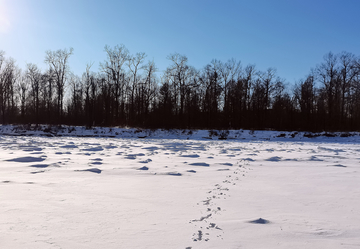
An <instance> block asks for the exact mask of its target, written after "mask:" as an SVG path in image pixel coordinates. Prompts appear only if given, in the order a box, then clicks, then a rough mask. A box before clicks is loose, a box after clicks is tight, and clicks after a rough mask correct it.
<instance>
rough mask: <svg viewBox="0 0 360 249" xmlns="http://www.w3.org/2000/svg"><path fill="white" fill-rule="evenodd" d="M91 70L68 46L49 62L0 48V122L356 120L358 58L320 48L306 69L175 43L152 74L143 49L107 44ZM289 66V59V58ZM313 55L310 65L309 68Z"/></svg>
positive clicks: (321, 124)
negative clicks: (300, 74) (284, 69)
mask: <svg viewBox="0 0 360 249" xmlns="http://www.w3.org/2000/svg"><path fill="white" fill-rule="evenodd" d="M105 53H106V55H107V59H106V60H105V61H104V62H102V63H100V67H99V69H98V72H94V71H93V68H94V67H93V65H92V64H88V65H86V66H84V73H83V74H82V75H81V76H78V75H74V74H73V73H71V68H70V66H69V58H70V57H71V55H72V54H73V49H72V48H70V49H60V50H57V51H46V52H45V58H44V61H45V63H46V65H47V68H48V69H47V70H45V71H42V70H41V69H40V68H39V67H38V66H37V65H36V64H31V63H29V64H27V66H26V68H25V69H20V68H18V67H17V66H16V62H15V60H14V59H12V58H8V57H6V56H5V52H1V51H0V123H1V124H50V125H60V124H64V125H81V126H86V127H92V126H121V127H142V128H169V129H170V128H187V129H274V130H306V131H351V130H352V131H358V130H360V58H359V57H358V56H355V55H354V54H352V53H348V52H342V53H339V54H333V53H331V52H329V53H328V54H326V55H324V58H323V61H322V62H320V63H319V64H318V65H315V67H314V68H313V69H311V70H310V72H309V74H308V75H306V76H304V79H299V81H298V82H296V83H294V84H289V83H287V82H286V81H285V80H284V79H282V78H281V77H280V76H279V75H277V72H276V69H274V68H269V69H267V70H265V71H261V70H258V69H257V68H256V66H255V65H242V64H241V63H240V62H239V61H236V60H235V59H230V60H228V61H227V62H222V61H218V60H213V61H211V62H210V63H209V64H208V65H206V66H205V67H204V68H202V69H196V68H194V67H192V66H191V65H189V64H188V60H187V57H186V56H184V55H180V54H177V53H174V54H171V55H169V56H168V60H169V66H168V67H167V69H166V70H165V71H164V72H163V73H162V74H161V77H158V76H156V72H157V68H156V65H155V62H154V61H148V62H146V61H145V60H146V54H145V53H137V54H135V55H131V54H130V53H129V51H128V50H127V49H126V47H125V46H123V45H120V46H115V47H113V48H111V47H109V46H105ZM294 66H296V65H294ZM311 66H314V65H309V68H310V67H311Z"/></svg>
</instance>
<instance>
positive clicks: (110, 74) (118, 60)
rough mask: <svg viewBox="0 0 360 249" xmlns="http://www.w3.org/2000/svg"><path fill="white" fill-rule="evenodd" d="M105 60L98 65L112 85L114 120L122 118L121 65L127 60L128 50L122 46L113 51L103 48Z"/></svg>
mask: <svg viewBox="0 0 360 249" xmlns="http://www.w3.org/2000/svg"><path fill="white" fill-rule="evenodd" d="M105 52H106V55H107V60H106V61H105V62H104V63H100V68H101V70H102V71H103V72H104V73H105V74H106V75H107V79H109V80H110V82H109V83H110V84H111V85H112V89H113V94H114V99H115V118H116V119H117V122H118V121H119V120H118V119H119V118H120V117H124V114H125V113H124V108H125V91H126V83H127V82H126V78H125V71H124V69H123V65H124V64H125V62H127V61H128V60H129V58H130V57H129V50H127V48H126V47H125V46H124V45H120V46H119V45H117V46H115V47H114V48H113V49H112V48H110V47H109V46H105Z"/></svg>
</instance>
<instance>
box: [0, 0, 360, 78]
mask: <svg viewBox="0 0 360 249" xmlns="http://www.w3.org/2000/svg"><path fill="white" fill-rule="evenodd" d="M359 9H360V1H356V0H326V1H325V0H316V1H314V0H271V1H270V0H236V1H235V0H221V1H220V0H218V1H215V0H181V1H179V0H177V1H172V0H153V1H149V0H132V1H124V0H103V1H95V0H61V1H58V0H0V50H3V51H4V52H5V55H6V57H12V58H14V59H15V60H16V62H17V65H18V66H19V67H20V68H22V69H25V68H26V63H35V64H37V65H38V67H40V68H41V69H42V70H45V69H46V68H47V66H46V64H45V63H44V58H45V51H47V50H52V51H55V50H58V49H65V48H70V47H72V48H73V49H74V53H73V55H72V56H71V57H70V59H69V65H70V69H71V71H72V72H74V73H75V74H76V75H79V76H81V75H82V73H83V72H84V71H85V69H86V65H87V64H89V63H93V66H92V68H91V69H92V70H93V71H95V72H98V71H99V70H100V69H99V63H100V62H103V61H104V60H105V59H106V53H105V51H104V47H105V45H109V46H110V47H114V46H116V45H121V44H123V45H124V46H125V47H126V48H127V49H128V50H129V51H130V53H131V54H136V53H137V52H145V53H146V54H147V58H146V60H147V61H149V60H154V62H155V64H156V66H157V68H158V75H161V73H162V72H163V71H164V70H166V68H167V67H168V66H169V65H170V64H171V63H170V61H169V60H168V59H167V57H168V55H170V54H172V53H179V54H182V55H185V56H187V57H188V63H189V65H191V66H194V67H195V68H197V69H202V68H203V67H204V66H206V65H207V64H209V63H210V62H211V61H212V60H213V59H217V60H220V61H223V62H226V61H227V60H229V59H232V58H234V59H236V60H238V61H241V63H242V65H243V66H244V67H245V66H246V65H248V64H255V65H256V68H257V69H258V70H261V71H265V70H267V69H268V68H270V67H271V68H276V70H277V73H278V76H280V77H281V78H283V79H285V80H286V81H287V82H288V83H290V84H292V83H295V82H297V81H298V80H300V79H303V78H305V77H306V76H307V75H308V74H309V73H310V70H311V68H314V67H315V66H316V65H317V64H319V63H321V62H322V61H323V56H324V55H325V54H326V53H328V52H330V51H331V52H333V53H335V54H336V53H340V52H342V51H347V52H351V53H353V54H355V55H356V56H360V46H359V44H360V43H359V41H360V32H359V30H360V15H359Z"/></svg>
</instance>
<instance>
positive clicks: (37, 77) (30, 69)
mask: <svg viewBox="0 0 360 249" xmlns="http://www.w3.org/2000/svg"><path fill="white" fill-rule="evenodd" d="M26 76H27V77H28V79H29V80H30V86H31V97H32V101H31V103H32V106H33V110H34V113H35V115H34V116H35V123H36V124H39V105H40V81H41V72H40V69H39V68H38V67H37V66H36V65H35V64H32V63H29V64H27V69H26Z"/></svg>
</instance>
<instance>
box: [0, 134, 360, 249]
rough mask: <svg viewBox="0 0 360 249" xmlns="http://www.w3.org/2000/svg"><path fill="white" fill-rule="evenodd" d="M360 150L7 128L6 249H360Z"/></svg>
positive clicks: (1, 237)
mask: <svg viewBox="0 0 360 249" xmlns="http://www.w3.org/2000/svg"><path fill="white" fill-rule="evenodd" d="M359 151H360V145H358V144H355V143H345V142H342V143H335V142H331V140H330V141H329V139H326V141H325V140H324V141H321V140H320V141H319V140H317V141H316V142H301V141H295V142H291V141H284V142H281V141H271V140H270V141H260V140H259V141H249V140H244V141H231V140H227V141H213V140H183V139H139V138H127V139H122V138H78V137H49V138H48V137H11V136H0V201H1V205H0V248H76V247H77V248H183V249H185V248H188V249H189V248H192V249H195V248H355V247H356V246H360V236H358V235H359V234H360V211H359V210H360V200H359V192H360V181H359V177H360V175H359V172H358V167H359V162H360V156H359Z"/></svg>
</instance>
